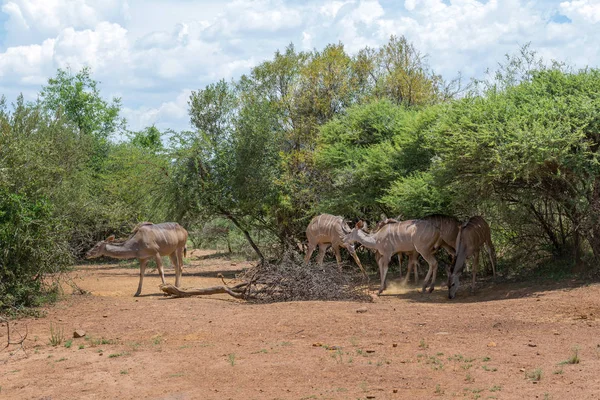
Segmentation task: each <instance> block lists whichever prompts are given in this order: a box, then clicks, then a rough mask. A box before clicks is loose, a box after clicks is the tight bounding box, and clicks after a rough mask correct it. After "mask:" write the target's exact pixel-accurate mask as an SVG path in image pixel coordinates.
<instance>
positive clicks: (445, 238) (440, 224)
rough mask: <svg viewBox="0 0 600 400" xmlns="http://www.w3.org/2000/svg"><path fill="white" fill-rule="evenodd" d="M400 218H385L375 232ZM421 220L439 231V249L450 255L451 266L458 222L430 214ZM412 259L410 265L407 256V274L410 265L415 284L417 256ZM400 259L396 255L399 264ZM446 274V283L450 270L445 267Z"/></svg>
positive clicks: (399, 254)
mask: <svg viewBox="0 0 600 400" xmlns="http://www.w3.org/2000/svg"><path fill="white" fill-rule="evenodd" d="M401 218H402V217H401V216H398V217H396V218H385V219H383V220H382V221H380V222H378V223H377V226H376V228H375V232H376V231H378V230H379V229H381V227H383V226H384V225H386V224H390V223H397V222H399V221H400V220H401ZM421 219H422V220H425V221H428V222H431V223H432V224H433V225H435V227H436V228H438V229H439V231H440V234H441V239H442V242H441V247H443V248H444V249H445V250H446V251H447V252H448V254H449V255H450V257H451V258H452V260H451V264H454V257H455V255H456V250H455V247H456V236H457V235H458V228H459V227H460V222H459V221H458V220H457V219H456V218H454V217H451V216H448V215H443V214H432V215H428V216H426V217H423V218H421ZM413 256H414V257H413V258H412V261H413V263H412V264H411V255H410V254H408V257H409V263H408V274H410V269H411V265H412V266H413V268H414V276H415V283H416V282H417V279H418V269H417V266H418V264H419V263H418V258H417V257H418V255H417V254H415V255H413ZM401 257H402V253H398V262H399V263H400V264H402V262H401ZM446 272H447V275H448V281H449V278H450V268H449V267H446ZM400 279H402V267H400ZM406 281H408V276H407V279H406V280H405V282H406Z"/></svg>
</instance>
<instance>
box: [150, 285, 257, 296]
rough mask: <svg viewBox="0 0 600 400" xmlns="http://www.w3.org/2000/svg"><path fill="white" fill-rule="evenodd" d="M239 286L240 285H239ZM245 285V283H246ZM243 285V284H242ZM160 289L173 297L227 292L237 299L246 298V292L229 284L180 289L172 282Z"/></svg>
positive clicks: (161, 286)
mask: <svg viewBox="0 0 600 400" xmlns="http://www.w3.org/2000/svg"><path fill="white" fill-rule="evenodd" d="M238 286H239V285H238ZM244 286H245V284H244ZM242 287H243V286H242ZM160 290H162V291H163V292H165V293H166V294H168V295H171V296H173V297H190V296H203V295H211V294H222V293H226V294H228V295H230V296H232V297H235V298H236V299H244V298H245V297H244V294H243V293H240V292H238V291H236V290H239V289H236V288H230V287H228V286H212V287H207V288H188V289H179V288H177V287H175V286H173V285H171V284H168V283H167V284H165V285H160Z"/></svg>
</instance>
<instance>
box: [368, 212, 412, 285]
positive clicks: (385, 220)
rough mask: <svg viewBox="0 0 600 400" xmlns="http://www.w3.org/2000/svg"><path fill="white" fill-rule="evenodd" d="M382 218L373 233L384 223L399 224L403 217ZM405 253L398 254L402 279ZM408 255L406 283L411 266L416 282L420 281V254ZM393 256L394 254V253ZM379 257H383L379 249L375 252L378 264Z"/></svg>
mask: <svg viewBox="0 0 600 400" xmlns="http://www.w3.org/2000/svg"><path fill="white" fill-rule="evenodd" d="M382 218H383V219H382V220H381V221H379V222H378V223H377V225H375V229H374V230H373V232H372V233H377V232H378V231H379V230H380V229H381V228H383V226H384V225H387V224H397V223H398V222H400V221H401V219H402V217H400V216H398V217H396V218H385V216H384V215H382ZM403 254H404V253H401V252H400V253H397V254H396V255H397V256H398V270H399V271H400V279H402V256H403ZM406 256H407V257H408V265H407V271H406V279H405V280H404V284H406V283H407V282H408V278H409V277H410V269H411V266H412V267H413V271H414V273H413V275H414V277H415V284H417V283H418V281H419V270H418V268H417V266H418V264H419V263H418V259H417V258H418V257H419V254H418V253H416V254H412V253H408V254H406ZM392 257H393V255H392ZM379 258H381V253H379V252H378V251H376V252H375V260H376V261H377V264H379Z"/></svg>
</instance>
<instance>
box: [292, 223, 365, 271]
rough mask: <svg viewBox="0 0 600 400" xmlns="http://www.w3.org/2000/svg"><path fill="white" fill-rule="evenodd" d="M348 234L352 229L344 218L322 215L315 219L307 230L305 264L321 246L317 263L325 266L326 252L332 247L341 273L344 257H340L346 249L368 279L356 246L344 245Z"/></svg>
mask: <svg viewBox="0 0 600 400" xmlns="http://www.w3.org/2000/svg"><path fill="white" fill-rule="evenodd" d="M348 233H350V227H349V226H348V224H347V223H346V222H344V218H342V217H338V216H335V215H331V214H321V215H317V216H316V217H314V218H313V219H312V220H311V221H310V223H309V224H308V227H307V228H306V238H307V239H308V250H307V252H306V256H305V257H304V263H305V264H306V263H308V261H309V260H310V257H311V256H312V253H313V252H314V251H315V248H316V247H317V246H319V255H318V256H317V263H318V264H319V265H321V264H323V258H324V257H325V251H326V250H327V247H329V245H331V247H332V248H333V252H334V253H335V259H336V260H337V263H338V268H339V270H340V271H341V270H342V266H341V262H342V256H341V255H340V247H344V248H345V249H346V250H348V252H349V253H350V255H351V256H352V258H353V259H354V261H356V263H357V264H358V266H359V268H360V270H361V271H362V273H363V275H364V276H365V278H368V276H367V272H366V271H365V269H364V268H363V266H362V264H361V262H360V259H359V258H358V256H357V255H356V251H355V250H354V245H352V244H345V243H344V236H346V234H348Z"/></svg>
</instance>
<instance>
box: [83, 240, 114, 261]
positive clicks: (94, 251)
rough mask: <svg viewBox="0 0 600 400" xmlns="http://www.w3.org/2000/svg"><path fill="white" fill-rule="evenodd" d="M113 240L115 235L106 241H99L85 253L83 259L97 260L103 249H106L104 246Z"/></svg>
mask: <svg viewBox="0 0 600 400" xmlns="http://www.w3.org/2000/svg"><path fill="white" fill-rule="evenodd" d="M113 240H115V235H111V236H109V237H108V238H106V240H101V241H99V242H98V243H96V245H95V246H94V247H92V248H91V249H90V250H89V251H88V252H87V253H85V258H86V259H90V258H97V257H100V256H101V255H102V254H104V249H106V245H107V244H109V243H111V242H112V241H113Z"/></svg>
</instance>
